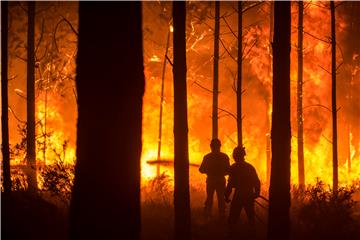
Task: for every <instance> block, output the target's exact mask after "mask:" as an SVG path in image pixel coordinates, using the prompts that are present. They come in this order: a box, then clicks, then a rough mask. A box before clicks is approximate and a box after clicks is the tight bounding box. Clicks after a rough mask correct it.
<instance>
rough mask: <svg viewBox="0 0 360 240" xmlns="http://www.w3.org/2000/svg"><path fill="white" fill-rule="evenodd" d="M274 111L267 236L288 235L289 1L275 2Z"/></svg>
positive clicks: (275, 237)
mask: <svg viewBox="0 0 360 240" xmlns="http://www.w3.org/2000/svg"><path fill="white" fill-rule="evenodd" d="M274 18H275V19H274V43H273V62H274V64H273V76H274V78H273V112H272V129H271V141H272V142H271V148H272V161H271V179H270V189H269V200H270V204H269V221H268V223H269V225H268V235H267V237H268V239H271V240H273V239H274V240H275V239H276V240H278V239H284V240H285V239H289V238H290V217H289V208H290V152H291V128H290V35H291V34H290V23H291V18H290V2H275V3H274Z"/></svg>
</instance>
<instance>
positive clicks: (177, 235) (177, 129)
mask: <svg viewBox="0 0 360 240" xmlns="http://www.w3.org/2000/svg"><path fill="white" fill-rule="evenodd" d="M173 19H174V66H173V74H174V143H175V146H174V149H175V159H174V180H175V186H174V210H175V231H174V239H178V240H185V239H190V238H191V229H190V227H191V219H190V215H191V213H190V193H189V151H188V123H187V97H186V42H185V23H186V7H185V2H173Z"/></svg>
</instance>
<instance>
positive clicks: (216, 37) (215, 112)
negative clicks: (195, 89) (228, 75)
mask: <svg viewBox="0 0 360 240" xmlns="http://www.w3.org/2000/svg"><path fill="white" fill-rule="evenodd" d="M219 28H220V2H219V1H215V33H214V82H213V109H212V138H213V139H215V138H218V95H219Z"/></svg>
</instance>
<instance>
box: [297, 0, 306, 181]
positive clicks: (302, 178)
mask: <svg viewBox="0 0 360 240" xmlns="http://www.w3.org/2000/svg"><path fill="white" fill-rule="evenodd" d="M298 10H299V16H298V79H297V127H298V137H297V143H298V177H299V187H300V188H303V187H304V186H305V168H304V125H303V15H304V2H303V1H302V0H300V1H299V2H298Z"/></svg>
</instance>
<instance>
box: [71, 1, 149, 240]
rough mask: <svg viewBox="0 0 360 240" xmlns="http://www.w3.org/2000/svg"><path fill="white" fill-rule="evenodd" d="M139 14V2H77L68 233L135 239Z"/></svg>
mask: <svg viewBox="0 0 360 240" xmlns="http://www.w3.org/2000/svg"><path fill="white" fill-rule="evenodd" d="M141 16H142V9H141V3H140V2H111V3H110V2H109V3H106V4H104V3H100V2H96V3H95V2H80V4H79V40H78V56H77V75H76V86H77V90H78V106H79V108H78V124H77V152H76V155H77V156H76V157H77V163H76V168H75V181H74V187H73V193H72V200H71V206H70V239H122V238H126V237H127V238H129V239H135V240H136V239H140V156H141V129H142V101H143V94H144V84H145V83H144V68H143V52H142V47H143V46H142V27H141V23H142V17H141ZM114 24H115V25H116V26H115V27H114Z"/></svg>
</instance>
